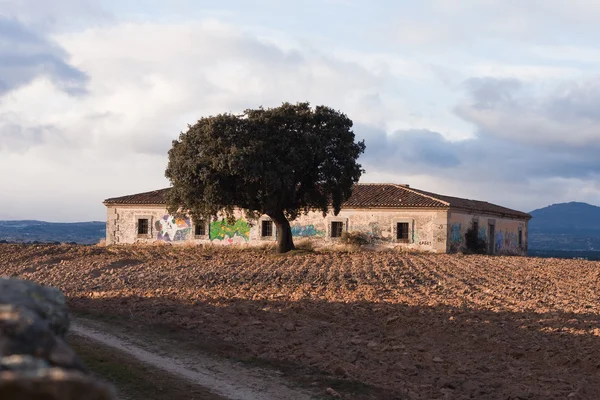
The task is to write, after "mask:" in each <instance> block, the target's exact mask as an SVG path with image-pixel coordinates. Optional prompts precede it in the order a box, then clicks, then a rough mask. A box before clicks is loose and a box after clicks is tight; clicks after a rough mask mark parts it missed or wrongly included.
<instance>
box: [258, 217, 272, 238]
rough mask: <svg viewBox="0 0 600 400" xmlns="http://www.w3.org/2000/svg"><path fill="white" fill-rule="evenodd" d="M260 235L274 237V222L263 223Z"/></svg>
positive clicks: (265, 221)
mask: <svg viewBox="0 0 600 400" xmlns="http://www.w3.org/2000/svg"><path fill="white" fill-rule="evenodd" d="M260 235H261V236H262V237H271V236H273V221H269V220H263V221H262V223H261V229H260Z"/></svg>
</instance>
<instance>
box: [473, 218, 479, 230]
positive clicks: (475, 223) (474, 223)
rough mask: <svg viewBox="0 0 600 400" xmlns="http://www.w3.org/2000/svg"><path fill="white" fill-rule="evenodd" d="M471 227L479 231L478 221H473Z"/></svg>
mask: <svg viewBox="0 0 600 400" xmlns="http://www.w3.org/2000/svg"><path fill="white" fill-rule="evenodd" d="M473 229H474V230H475V232H479V221H477V220H474V221H473Z"/></svg>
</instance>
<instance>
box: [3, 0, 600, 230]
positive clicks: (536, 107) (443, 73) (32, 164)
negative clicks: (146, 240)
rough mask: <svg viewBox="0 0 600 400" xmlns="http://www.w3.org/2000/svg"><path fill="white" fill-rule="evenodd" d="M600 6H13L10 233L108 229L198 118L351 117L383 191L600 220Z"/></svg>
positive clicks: (579, 2) (443, 0)
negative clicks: (309, 111)
mask: <svg viewBox="0 0 600 400" xmlns="http://www.w3.org/2000/svg"><path fill="white" fill-rule="evenodd" d="M599 18H600V2H597V1H592V0H590V1H587V0H569V1H567V0H528V1H518V0H420V1H416V0H413V1H408V0H406V1H400V0H379V1H378V0H364V1H363V0H302V1H300V0H298V1H293V0H290V1H279V0H253V1H251V0H238V1H226V0H222V1H219V2H215V1H203V0H195V1H193V0H170V1H168V2H167V1H163V0H146V1H144V0H135V1H134V0H118V1H117V0H104V1H102V2H100V1H91V0H90V1H85V0H52V1H46V0H0V169H1V171H2V173H1V174H0V185H1V187H2V188H3V190H2V194H1V195H0V219H42V220H49V221H86V220H103V219H104V215H105V210H104V206H103V205H102V200H103V199H105V198H108V197H114V196H120V195H125V194H131V193H136V192H140V191H148V190H153V189H157V188H162V187H166V186H168V181H167V180H166V179H165V178H164V169H165V166H166V163H167V151H168V149H169V148H170V144H171V140H172V139H174V138H176V137H177V136H178V134H179V132H180V131H181V130H183V129H185V127H186V126H187V124H188V123H191V124H193V123H194V122H195V121H196V120H197V119H198V118H200V117H202V116H208V115H212V114H216V113H221V112H239V111H242V110H243V109H245V108H253V107H257V106H260V105H263V106H277V105H279V104H281V103H282V102H284V101H290V102H296V101H310V102H311V103H312V104H325V105H329V106H332V107H334V108H336V109H339V110H341V111H343V112H345V113H346V114H348V116H349V117H350V118H351V119H352V120H353V121H354V123H355V133H356V135H357V136H358V137H359V138H363V139H365V141H366V144H367V150H366V153H365V154H364V156H363V157H362V159H361V162H362V164H363V166H364V168H365V169H366V171H367V172H366V174H365V175H364V176H363V179H362V181H363V182H397V183H409V184H411V185H412V186H414V187H417V188H420V189H425V190H429V191H433V192H439V193H443V194H448V195H456V196H464V197H469V198H476V199H481V200H487V201H490V202H495V203H499V204H502V205H505V206H509V207H513V208H516V209H519V210H523V211H531V210H533V209H535V208H539V207H543V206H546V205H548V204H552V203H559V202H564V201H573V200H577V201H585V202H589V203H592V204H600V183H599V182H600V180H599V177H600V157H598V152H599V151H600V69H599V67H600V45H599V44H598V40H597V39H598V37H599V35H600V25H599V24H598V23H597V21H598V19H599Z"/></svg>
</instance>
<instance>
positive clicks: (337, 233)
mask: <svg viewBox="0 0 600 400" xmlns="http://www.w3.org/2000/svg"><path fill="white" fill-rule="evenodd" d="M342 232H344V223H343V222H340V221H332V222H331V237H332V238H337V237H342Z"/></svg>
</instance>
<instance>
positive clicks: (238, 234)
mask: <svg viewBox="0 0 600 400" xmlns="http://www.w3.org/2000/svg"><path fill="white" fill-rule="evenodd" d="M209 234H210V240H221V241H228V242H230V243H234V242H242V241H243V242H247V241H248V240H250V225H248V223H247V222H246V221H245V220H244V219H241V218H240V219H237V220H236V221H235V223H234V224H229V223H228V222H227V220H226V219H222V220H220V221H213V222H211V223H210V231H209ZM240 239H242V240H240Z"/></svg>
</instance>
